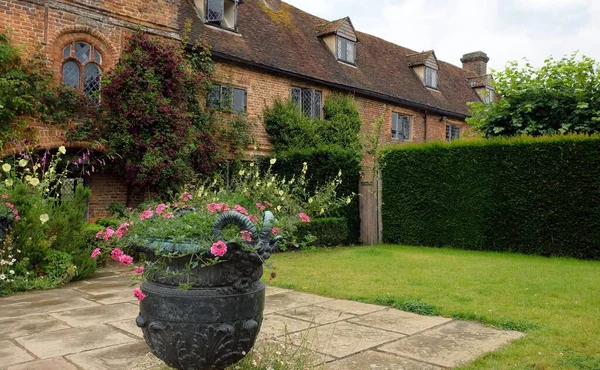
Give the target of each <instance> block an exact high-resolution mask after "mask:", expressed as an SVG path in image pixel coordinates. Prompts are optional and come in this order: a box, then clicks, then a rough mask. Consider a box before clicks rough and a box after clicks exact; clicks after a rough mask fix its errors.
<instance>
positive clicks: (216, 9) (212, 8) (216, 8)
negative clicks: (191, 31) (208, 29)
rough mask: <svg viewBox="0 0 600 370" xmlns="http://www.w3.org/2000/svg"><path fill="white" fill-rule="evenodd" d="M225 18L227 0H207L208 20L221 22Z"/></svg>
mask: <svg viewBox="0 0 600 370" xmlns="http://www.w3.org/2000/svg"><path fill="white" fill-rule="evenodd" d="M224 18H225V1H224V0H207V1H206V21H207V22H209V23H212V22H217V23H220V22H221V21H222V20H223V19H224Z"/></svg>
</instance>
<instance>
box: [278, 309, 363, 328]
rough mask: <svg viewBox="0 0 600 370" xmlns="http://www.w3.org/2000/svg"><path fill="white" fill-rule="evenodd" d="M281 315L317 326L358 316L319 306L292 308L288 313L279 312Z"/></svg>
mask: <svg viewBox="0 0 600 370" xmlns="http://www.w3.org/2000/svg"><path fill="white" fill-rule="evenodd" d="M278 313H279V314H280V315H283V316H288V317H292V318H294V319H298V320H304V321H308V322H312V323H315V324H331V323H333V322H337V321H342V320H347V319H350V318H353V317H356V315H353V314H350V313H346V312H343V311H338V310H331V309H329V308H323V307H319V306H316V305H315V306H304V307H298V308H292V309H291V310H287V311H280V312H278Z"/></svg>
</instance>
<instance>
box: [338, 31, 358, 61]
mask: <svg viewBox="0 0 600 370" xmlns="http://www.w3.org/2000/svg"><path fill="white" fill-rule="evenodd" d="M337 57H338V59H339V60H341V61H342V62H346V63H350V64H354V63H355V61H356V43H355V42H354V41H351V40H348V39H346V38H343V37H341V36H337Z"/></svg>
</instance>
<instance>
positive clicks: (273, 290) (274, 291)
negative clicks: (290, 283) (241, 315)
mask: <svg viewBox="0 0 600 370" xmlns="http://www.w3.org/2000/svg"><path fill="white" fill-rule="evenodd" d="M287 292H291V290H289V289H283V288H277V287H274V286H268V285H267V287H266V289H265V295H267V296H270V295H273V294H279V293H287Z"/></svg>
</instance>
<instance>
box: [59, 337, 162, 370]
mask: <svg viewBox="0 0 600 370" xmlns="http://www.w3.org/2000/svg"><path fill="white" fill-rule="evenodd" d="M149 353H150V348H148V345H147V344H146V342H144V341H143V340H139V341H136V342H134V343H130V344H126V345H122V346H112V347H106V348H102V349H97V350H93V351H87V352H83V353H77V354H74V355H70V356H67V359H69V361H72V362H73V363H75V364H76V365H77V366H79V367H81V368H82V369H85V370H113V369H131V368H132V367H133V366H134V365H133V364H135V363H137V362H141V361H143V360H144V359H145V358H146V357H147V356H148V354H149Z"/></svg>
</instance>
